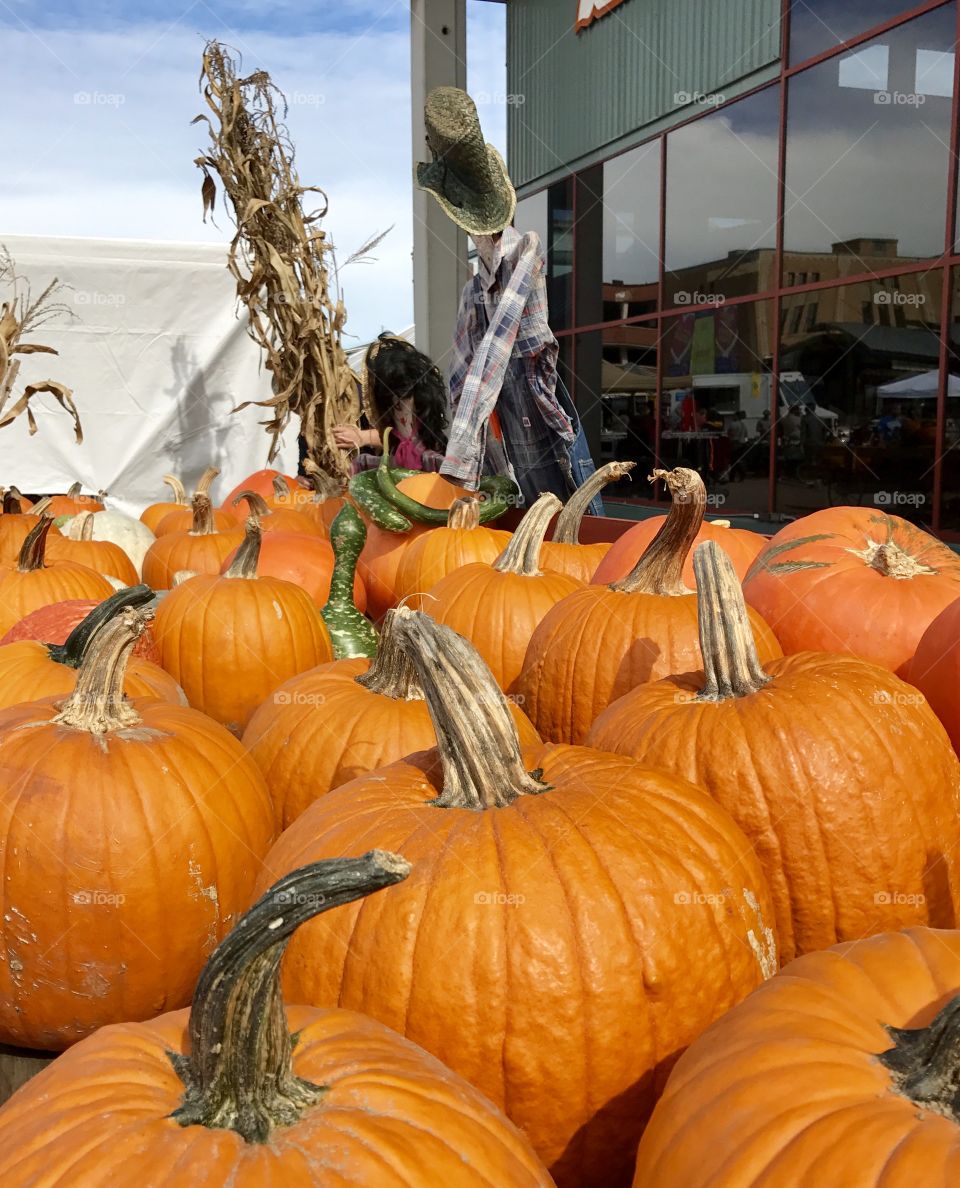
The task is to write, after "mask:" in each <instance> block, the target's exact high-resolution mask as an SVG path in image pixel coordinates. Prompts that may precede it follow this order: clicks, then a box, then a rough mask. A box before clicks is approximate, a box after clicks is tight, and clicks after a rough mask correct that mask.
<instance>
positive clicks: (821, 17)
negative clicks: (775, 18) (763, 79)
mask: <svg viewBox="0 0 960 1188" xmlns="http://www.w3.org/2000/svg"><path fill="white" fill-rule="evenodd" d="M916 7H917V3H916V0H793V3H792V4H791V5H790V64H791V66H795V65H796V64H797V63H798V62H803V61H804V60H805V59H807V58H814V57H816V56H817V54H823V53H826V52H827V51H828V50H832V49H836V47H837V46H838V45H842V44H843V43H844V42H846V41H850V40H851V38H854V37H859V36H860V35H861V34H863V33H866V32H867V31H868V30H870V29H873V28H875V27H876V26H877V25H882V24H884V23H885V22H886V21H889V20H892V19H893V18H894V17H898V16H900V15H901V14H902V13H905V12H909V11H910V9H911V8H916Z"/></svg>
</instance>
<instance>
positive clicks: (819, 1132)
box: [633, 928, 960, 1188]
mask: <svg viewBox="0 0 960 1188" xmlns="http://www.w3.org/2000/svg"><path fill="white" fill-rule="evenodd" d="M958 995H960V932H956V931H949V932H948V931H940V930H936V929H928V928H911V929H909V930H907V931H906V932H899V933H886V934H884V935H882V936H875V937H871V938H870V939H869V940H862V941H855V942H850V943H848V944H844V945H838V946H837V947H836V948H833V949H827V950H826V951H825V952H822V953H811V954H809V956H806V957H801V958H800V959H799V960H797V961H794V962H792V963H791V964H790V965H789V966H787V968H786V969H784V970H782V971H781V973H780V974H779V975H778V976H777V977H775V978H771V979H770V981H769V982H767V983H765V985H763V986H762V987H761V988H760V989H759V990H757V991H756V992H755V993H754V994H751V996H750V997H749V998H748V999H747V1000H746V1002H744V1003H742V1004H741V1005H740V1006H738V1007H736V1008H734V1010H732V1011H730V1013H729V1014H727V1015H725V1016H724V1017H723V1018H722V1019H721V1020H720V1021H719V1022H718V1023H716V1024H715V1025H714V1026H713V1027H712V1028H710V1030H709V1031H708V1032H707V1033H706V1034H705V1035H704V1036H702V1037H701V1038H700V1039H699V1040H698V1041H697V1042H696V1043H695V1044H694V1045H693V1046H692V1047H691V1048H690V1049H689V1050H688V1051H687V1052H686V1053H685V1055H683V1056H682V1057H681V1058H680V1061H679V1063H678V1064H677V1067H676V1068H675V1069H674V1071H673V1073H672V1074H671V1076H670V1080H669V1082H668V1083H667V1088H666V1092H665V1093H664V1095H663V1097H662V1099H661V1100H660V1103H659V1104H658V1106H657V1108H656V1110H655V1111H654V1115H653V1119H652V1121H651V1122H650V1125H649V1126H648V1127H647V1130H646V1133H645V1134H644V1136H643V1140H642V1142H641V1143H640V1150H639V1153H638V1155H637V1164H636V1175H635V1178H634V1181H633V1183H634V1188H680V1186H681V1185H682V1188H740V1186H741V1185H747V1184H749V1185H750V1188H794V1186H795V1185H796V1186H799V1185H804V1186H806V1185H821V1186H822V1188H834V1186H836V1188H840V1186H841V1185H842V1188H921V1186H922V1188H953V1185H955V1184H956V1183H957V1159H958V1150H960V1114H958V1108H957V1097H956V1092H957V1089H956V1086H957V1081H958V1077H960V1069H958V1058H957V1053H958V1050H960V1024H958V1015H960V1000H958V997H957V996H958Z"/></svg>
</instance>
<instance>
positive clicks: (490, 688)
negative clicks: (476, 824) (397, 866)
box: [393, 496, 560, 811]
mask: <svg viewBox="0 0 960 1188" xmlns="http://www.w3.org/2000/svg"><path fill="white" fill-rule="evenodd" d="M550 498H552V499H553V500H554V502H555V503H559V502H560V501H559V500H558V499H557V498H556V496H551V497H550ZM535 506H536V505H535ZM528 514H529V513H528ZM394 614H395V618H394V628H393V629H394V634H395V635H396V636H397V640H398V642H399V644H400V647H401V648H403V650H404V651H405V652H406V654H407V656H409V658H410V661H411V663H412V664H413V667H414V669H415V670H416V673H417V676H418V677H419V678H420V685H421V687H422V689H423V693H424V697H425V699H426V702H427V708H428V709H429V711H430V718H431V720H432V721H433V728H434V730H435V731H436V732H437V749H438V750H439V752H440V762H441V765H442V767H443V791H442V792H441V793H440V795H439V796H438V797H437V798H436V800H434V801H432V802H431V803H433V804H434V805H436V806H437V807H438V808H468V809H475V810H477V811H480V810H481V809H491V808H505V807H506V806H507V805H508V804H511V803H512V802H513V801H514V800H516V799H517V797H519V796H535V795H537V794H538V793H540V792H545V791H546V790H547V787H548V785H546V784H543V783H541V781H540V779H539V778H538V773H537V772H528V771H527V770H526V769H525V768H524V766H523V759H522V757H521V754H520V739H519V738H518V736H517V728H516V726H515V725H514V722H513V718H512V717H511V716H510V710H509V708H508V706H507V700H506V698H505V697H504V695H503V693H502V692H501V691H500V689H499V688H498V687H497V682H496V681H495V680H494V679H493V674H492V673H491V671H490V669H489V668H487V666H486V664H484V662H483V660H482V659H481V658H480V656H479V654H478V653H477V650H476V649H475V648H474V647H473V645H472V644H470V643H468V642H467V640H465V639H464V638H463V636H462V635H458V634H457V633H456V632H455V631H453V630H452V629H451V628H449V627H445V626H443V625H442V624H440V623H437V622H436V621H435V620H434V619H431V618H430V616H429V615H425V614H424V613H423V612H422V611H411V610H408V609H407V607H405V606H403V607H397V609H396V611H395V612H394Z"/></svg>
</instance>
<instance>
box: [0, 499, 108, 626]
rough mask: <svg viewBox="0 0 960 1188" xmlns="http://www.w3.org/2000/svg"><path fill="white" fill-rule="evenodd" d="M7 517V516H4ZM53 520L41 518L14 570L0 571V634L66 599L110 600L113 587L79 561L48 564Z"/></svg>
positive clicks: (23, 548) (22, 549) (27, 539)
mask: <svg viewBox="0 0 960 1188" xmlns="http://www.w3.org/2000/svg"><path fill="white" fill-rule="evenodd" d="M3 518H5V517H3ZM52 529H53V520H50V519H48V518H46V517H42V518H41V519H40V520H39V521H38V523H37V524H35V525H34V527H33V528H32V529H31V530H30V532H29V534H28V536H27V537H26V539H25V540H24V542H23V545H22V547H21V549H20V554H19V557H18V559H17V564H16V566H15V567H13V568H10V569H5V570H0V635H5V634H6V633H7V632H8V631H9V630H10V628H11V627H12V626H13V625H14V623H19V622H20V620H21V619H22V618H23V617H24V615H28V614H29V613H30V612H31V611H34V610H37V609H38V608H39V607H41V606H49V605H50V604H51V603H53V602H63V601H64V599H66V598H96V599H97V601H100V600H102V599H104V598H109V597H110V595H111V594H112V593H113V586H111V585H110V583H109V582H108V581H107V579H106V578H105V577H102V576H101V575H100V574H99V573H96V572H95V571H94V570H92V569H88V568H87V566H86V565H78V564H77V563H76V561H52V562H51V563H50V564H49V565H48V564H47V562H46V552H45V549H46V541H47V534H48V533H49V532H51V531H52Z"/></svg>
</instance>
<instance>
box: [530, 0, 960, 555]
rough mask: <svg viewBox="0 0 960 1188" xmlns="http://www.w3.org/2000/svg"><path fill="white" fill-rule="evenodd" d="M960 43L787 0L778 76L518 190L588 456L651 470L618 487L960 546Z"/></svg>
mask: <svg viewBox="0 0 960 1188" xmlns="http://www.w3.org/2000/svg"><path fill="white" fill-rule="evenodd" d="M958 32H960V4H958V0H949V2H947V3H925V4H916V3H914V4H909V3H902V2H900V3H898V2H897V0H870V2H869V3H859V2H858V3H851V0H793V2H790V0H785V3H784V12H783V23H782V38H783V41H782V45H783V53H782V56H781V64H780V71H779V78H775V79H774V80H773V81H772V82H770V83H768V84H765V85H763V86H762V87H760V88H758V89H756V90H754V91H751V92H749V93H747V94H745V95H742V96H740V97H738V98H736V99H734V100H732V101H730V102H726V101H725V99H724V96H723V94H722V93H717V94H715V95H704V96H698V97H697V102H696V104H695V107H696V112H695V114H694V115H693V116H692V117H691V118H690V119H688V120H687V121H686V122H684V123H682V124H679V125H677V126H675V127H673V128H671V129H670V130H669V131H667V132H665V133H662V134H659V135H657V136H654V137H652V138H651V139H649V140H647V141H645V142H643V143H641V144H639V145H637V146H635V147H632V148H630V149H629V150H627V151H625V152H623V153H621V154H619V155H617V156H613V157H611V158H609V159H608V160H606V161H603V162H602V163H600V164H594V165H591V166H590V167H589V168H587V169H584V170H582V171H580V172H575V173H570V174H569V175H568V176H566V177H564V178H563V180H562V181H559V182H556V183H555V184H553V185H551V186H549V187H548V188H547V189H542V190H540V191H539V192H534V193H530V194H524V195H523V197H522V198H521V201H520V202H519V204H518V207H517V216H516V226H517V228H518V229H519V230H521V231H526V230H535V231H537V232H538V233H539V235H540V237H541V240H542V242H543V244H544V248H545V252H546V256H547V271H548V275H549V296H550V305H551V321H552V324H553V327H554V331H555V333H556V334H557V336H558V338H559V339H560V342H561V347H562V359H563V366H564V368H565V371H566V373H568V374H569V376H570V380H571V383H572V387H573V394H574V398H575V400H576V402H577V406H578V409H579V410H580V414H581V417H582V418H583V421H584V425H585V427H586V429H587V433H588V437H589V439H590V442H591V447H592V449H593V452H594V456H595V457H596V459H597V461H598V462H605V461H610V460H611V459H621V460H625V459H630V460H634V461H636V462H637V467H636V471H635V475H634V482H633V483H632V484H630V485H625V486H622V487H620V488H618V489H617V490H614V491H613V492H611V494H612V495H613V497H614V498H620V497H633V498H641V499H644V498H645V497H646V494H647V492H646V491H645V478H646V475H647V474H649V473H650V471H651V469H652V468H653V467H655V466H666V467H669V466H674V465H684V464H685V465H693V466H695V467H696V468H697V469H699V470H700V471H701V472H702V473H703V474H704V476H705V477H706V479H707V481H708V490H709V491H710V493H711V496H712V499H713V503H714V507H715V508H716V509H719V508H722V509H723V513H724V514H734V515H735V514H741V513H742V514H747V515H749V514H754V515H757V516H759V517H761V518H763V519H766V518H768V517H770V518H773V519H778V518H781V517H793V516H798V515H803V514H804V513H806V512H808V511H812V510H815V509H816V508H819V507H825V506H829V505H831V504H841V503H859V504H864V505H870V506H877V507H879V508H883V509H884V510H888V511H893V512H896V513H897V514H899V515H902V516H904V517H906V518H908V519H911V520H913V521H914V522H916V523H918V524H921V525H923V526H924V527H926V528H928V529H930V530H933V531H935V532H937V533H938V534H940V535H941V536H943V537H945V538H947V539H960V223H958V211H957V147H958V86H957V78H958V76H957V60H956V53H955V48H956V45H957V41H958ZM651 499H652V496H651Z"/></svg>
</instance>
